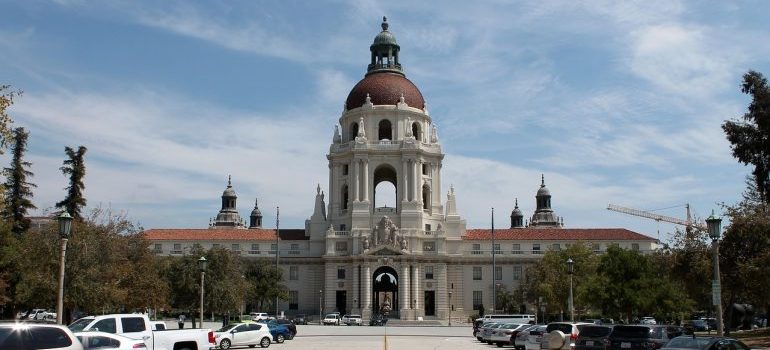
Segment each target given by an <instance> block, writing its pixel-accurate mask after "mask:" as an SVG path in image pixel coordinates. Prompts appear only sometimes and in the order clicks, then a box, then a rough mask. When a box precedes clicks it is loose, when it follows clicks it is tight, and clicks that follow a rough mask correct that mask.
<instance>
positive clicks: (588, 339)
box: [575, 325, 612, 350]
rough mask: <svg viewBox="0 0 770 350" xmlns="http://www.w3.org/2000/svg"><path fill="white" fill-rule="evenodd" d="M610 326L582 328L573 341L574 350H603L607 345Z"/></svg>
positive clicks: (610, 330)
mask: <svg viewBox="0 0 770 350" xmlns="http://www.w3.org/2000/svg"><path fill="white" fill-rule="evenodd" d="M610 332H612V327H611V326H600V325H591V326H584V327H583V329H581V330H580V334H578V337H577V340H575V350H604V349H605V347H606V346H607V345H608V344H609V337H610Z"/></svg>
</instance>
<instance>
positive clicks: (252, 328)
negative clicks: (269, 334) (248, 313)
mask: <svg viewBox="0 0 770 350" xmlns="http://www.w3.org/2000/svg"><path fill="white" fill-rule="evenodd" d="M260 329H262V325H261V324H259V323H249V330H250V331H258V330H260Z"/></svg>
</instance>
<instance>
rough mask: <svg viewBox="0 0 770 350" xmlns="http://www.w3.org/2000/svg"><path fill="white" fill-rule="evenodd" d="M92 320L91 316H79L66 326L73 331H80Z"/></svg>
mask: <svg viewBox="0 0 770 350" xmlns="http://www.w3.org/2000/svg"><path fill="white" fill-rule="evenodd" d="M93 321H94V319H93V318H81V319H79V320H77V321H75V322H72V323H71V324H70V325H69V326H67V328H69V329H70V330H71V331H73V332H81V331H83V329H84V328H86V326H88V324H89V323H91V322H93Z"/></svg>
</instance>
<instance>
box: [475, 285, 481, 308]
mask: <svg viewBox="0 0 770 350" xmlns="http://www.w3.org/2000/svg"><path fill="white" fill-rule="evenodd" d="M481 296H482V294H481V291H480V290H474V291H473V309H474V310H481V307H482V302H481V300H482V298H481Z"/></svg>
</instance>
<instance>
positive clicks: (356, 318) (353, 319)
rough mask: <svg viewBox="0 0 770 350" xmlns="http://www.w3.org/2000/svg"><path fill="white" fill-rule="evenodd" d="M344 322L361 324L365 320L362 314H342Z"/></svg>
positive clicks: (349, 324)
mask: <svg viewBox="0 0 770 350" xmlns="http://www.w3.org/2000/svg"><path fill="white" fill-rule="evenodd" d="M342 323H344V324H346V325H348V326H360V325H361V324H363V323H364V320H363V319H362V318H361V315H345V316H342Z"/></svg>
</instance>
